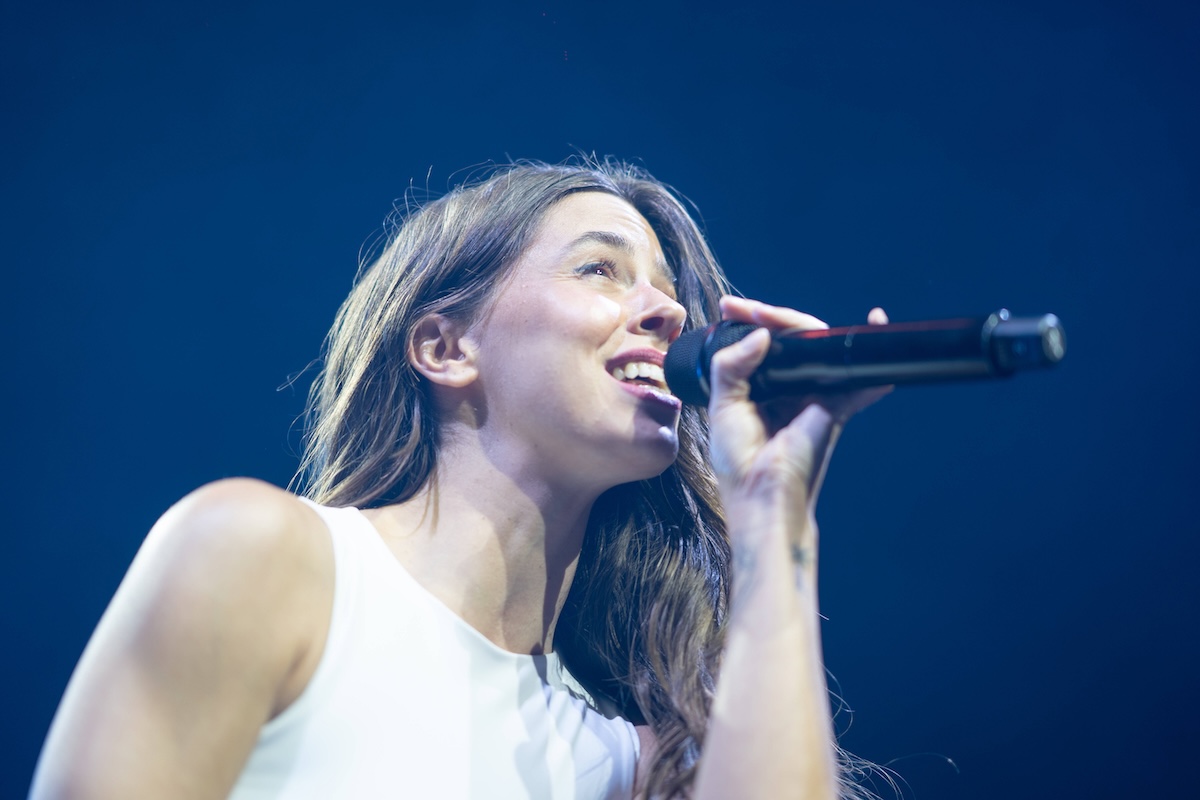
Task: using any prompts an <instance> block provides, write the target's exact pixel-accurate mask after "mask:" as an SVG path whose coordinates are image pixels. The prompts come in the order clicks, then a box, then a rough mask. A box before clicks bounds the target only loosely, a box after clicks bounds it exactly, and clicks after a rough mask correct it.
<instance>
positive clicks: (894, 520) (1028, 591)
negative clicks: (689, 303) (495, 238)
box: [0, 0, 1200, 800]
mask: <svg viewBox="0 0 1200 800" xmlns="http://www.w3.org/2000/svg"><path fill="white" fill-rule="evenodd" d="M409 5H410V6H412V7H411V8H406V7H405V6H409ZM431 5H432V4H427V3H420V4H417V3H411V4H406V3H388V4H384V3H379V4H376V5H372V4H353V3H351V4H337V5H334V4H330V6H329V7H327V8H319V7H317V6H315V5H313V4H305V3H283V2H277V1H272V2H254V1H253V0H248V2H242V3H216V2H207V3H168V4H162V3H149V2H147V3H141V4H136V3H126V4H113V3H83V2H80V3H67V2H61V0H54V1H53V2H43V3H40V4H33V3H22V4H18V3H15V2H5V3H4V6H3V9H4V11H3V18H4V21H3V24H2V25H0V64H2V65H3V72H2V76H3V98H2V99H3V109H4V111H3V114H4V116H3V120H4V123H3V131H2V133H0V137H2V139H0V141H2V142H3V145H4V153H5V158H4V168H3V174H2V181H3V183H2V186H0V190H2V191H0V202H2V203H3V209H2V213H0V224H2V225H3V230H2V234H3V240H2V243H0V253H2V254H3V256H2V257H3V264H4V282H3V286H4V290H3V306H4V309H5V313H4V314H3V324H4V330H3V336H4V338H3V342H4V345H5V347H4V350H5V359H4V364H5V370H4V372H5V377H4V381H3V385H4V391H3V398H4V401H3V402H4V406H3V409H4V412H3V418H4V420H5V423H6V425H5V430H6V433H5V438H6V444H7V447H6V454H7V465H6V469H5V479H4V481H3V486H4V490H5V492H4V497H5V511H4V515H3V518H4V530H5V533H6V536H5V540H6V553H5V557H4V558H3V567H2V568H0V569H2V570H3V572H2V573H0V579H2V581H3V583H2V586H3V588H4V597H5V602H4V613H3V620H2V621H3V630H2V631H0V633H2V635H3V641H4V651H5V655H4V657H3V664H4V670H5V676H4V678H5V679H4V682H3V685H4V709H5V715H4V716H5V719H4V723H3V736H4V740H3V742H2V743H0V745H2V748H3V749H2V750H0V752H2V753H3V756H2V758H3V764H4V767H3V773H4V774H3V776H2V780H3V784H2V785H0V796H4V797H12V796H19V795H21V794H22V793H23V792H24V791H25V789H26V786H27V782H28V779H29V776H30V774H31V772H32V769H33V764H34V760H35V758H36V754H37V751H38V748H39V747H40V744H41V740H42V737H43V736H44V734H45V731H46V728H47V726H48V725H49V722H50V718H51V715H52V713H53V711H54V708H55V705H56V703H57V701H58V698H59V696H60V694H61V692H62V689H63V687H64V686H65V684H66V681H67V678H68V676H69V674H70V671H71V669H72V667H73V665H74V663H75V660H76V658H77V657H78V655H79V653H80V651H81V650H82V648H83V645H84V643H85V641H86V639H87V636H88V634H89V632H90V630H91V628H92V627H93V625H94V624H95V623H96V621H97V619H98V618H99V616H100V614H101V612H102V610H103V608H104V606H105V604H106V603H107V601H108V599H109V597H110V596H111V594H112V592H113V591H114V590H115V588H116V586H117V583H118V582H119V580H120V578H121V576H122V574H123V572H124V570H125V568H126V566H127V565H128V563H129V561H130V559H131V558H132V556H133V554H134V552H135V550H136V548H137V546H138V544H139V542H140V540H141V538H142V537H143V536H144V534H145V532H146V530H147V529H148V528H149V527H150V525H151V524H152V523H153V521H154V520H155V518H156V517H157V516H158V515H159V514H160V513H161V512H162V511H163V510H164V509H165V508H166V507H167V506H168V505H169V504H170V503H172V502H173V501H174V500H176V499H177V498H179V497H180V496H181V495H183V494H184V493H186V492H187V491H189V490H190V489H192V488H194V487H196V486H197V485H199V484H202V483H204V482H206V481H210V480H213V479H215V478H219V477H222V476H228V475H254V476H259V477H262V478H265V479H267V480H270V481H273V482H275V483H277V484H285V483H286V482H287V481H288V479H289V478H290V476H291V474H292V471H293V469H294V466H295V458H294V450H295V440H296V435H295V433H294V431H293V433H291V434H289V427H291V425H292V422H293V419H294V417H295V416H296V415H297V414H298V413H299V412H300V410H301V408H302V402H303V394H304V388H305V387H306V386H307V380H308V377H309V375H305V376H304V377H303V378H302V379H301V380H300V381H299V382H298V383H297V384H296V385H295V386H294V387H292V388H285V389H283V390H282V391H277V388H278V387H280V386H281V385H282V384H284V383H285V382H286V381H287V379H288V378H289V376H292V375H294V374H295V373H298V372H300V371H302V370H304V368H305V367H306V365H308V364H309V362H310V361H311V360H312V359H313V358H315V357H316V356H317V353H318V349H319V346H320V342H321V338H322V336H323V334H324V331H325V329H326V327H327V325H328V324H329V322H330V321H331V319H332V316H333V313H334V310H335V308H336V307H337V305H338V303H339V302H340V300H341V299H342V297H343V296H344V295H345V294H346V292H347V290H348V289H349V287H350V283H351V279H352V277H353V275H354V272H355V268H356V263H357V259H358V256H359V251H360V248H361V247H362V246H363V245H364V243H366V242H369V241H370V240H372V239H373V238H374V236H375V232H376V231H377V230H378V229H379V226H380V223H381V221H382V219H383V217H384V216H385V215H386V214H387V212H388V211H389V210H390V209H391V207H392V205H393V203H394V202H397V201H400V202H402V197H403V195H404V193H405V191H406V189H407V188H408V187H410V186H411V187H415V189H416V190H417V192H418V194H422V193H424V192H426V190H427V189H428V190H429V191H430V192H432V193H434V194H437V193H440V192H442V191H444V190H445V188H446V187H447V185H448V184H449V183H451V182H454V181H455V180H457V179H459V178H461V177H462V175H463V173H462V172H461V170H462V169H463V168H466V167H470V166H472V165H478V164H481V163H485V162H490V161H505V160H507V159H508V158H509V157H513V158H521V157H524V158H539V159H546V160H552V161H556V160H560V159H561V158H563V157H565V156H567V155H569V154H570V153H572V152H574V151H575V150H577V149H578V150H583V151H588V152H591V151H595V152H597V153H600V154H606V153H611V154H615V155H618V156H621V157H623V158H627V159H636V160H640V161H641V162H642V163H644V165H645V166H646V167H648V168H649V169H650V170H651V171H652V172H653V173H655V174H656V175H657V176H659V177H660V178H662V179H664V180H667V181H668V182H671V183H673V184H675V185H676V186H678V187H679V188H680V190H681V191H682V192H684V193H685V194H686V195H687V196H689V197H690V198H691V199H692V200H694V201H695V202H696V204H697V205H698V206H699V208H700V209H701V211H702V214H703V218H704V221H705V224H706V226H707V230H708V232H709V234H710V237H711V240H712V242H713V244H714V247H715V249H716V251H717V253H718V255H719V256H720V257H721V259H722V261H723V262H724V263H725V264H726V266H727V268H728V270H729V271H730V273H731V275H732V276H733V277H734V279H735V281H736V282H737V284H738V285H739V287H740V288H741V289H742V290H743V291H744V292H745V293H746V294H749V295H751V296H758V297H762V298H764V299H767V300H770V301H774V302H778V303H787V304H794V305H796V306H798V307H800V308H803V309H805V310H809V311H812V312H814V313H816V314H818V315H820V316H823V317H824V318H826V319H828V320H830V321H831V322H833V323H849V322H852V321H857V320H859V319H860V318H862V316H863V315H864V314H865V313H866V310H867V309H868V308H869V307H870V306H872V305H882V306H884V307H886V308H887V309H888V311H889V312H890V313H891V315H892V317H893V319H898V320H899V319H921V318H928V317H939V316H957V315H961V314H975V313H987V312H989V311H992V310H994V309H996V308H998V307H1000V306H1002V305H1004V306H1008V307H1009V308H1011V309H1013V310H1014V311H1015V312H1017V313H1023V314H1030V313H1042V312H1046V311H1053V312H1055V313H1057V314H1059V315H1060V316H1061V317H1062V319H1063V320H1064V321H1065V323H1066V326H1067V330H1068V334H1069V339H1070V352H1069V355H1068V358H1067V359H1066V361H1065V362H1064V363H1063V364H1062V365H1061V367H1060V368H1059V369H1057V370H1056V371H1054V372H1049V373H1044V374H1035V375H1029V376H1022V377H1020V378H1018V379H1016V380H1013V381H1011V382H1006V383H998V384H986V385H982V384H981V385H970V386H955V387H944V388H922V389H908V390H904V391H898V392H896V393H895V395H893V396H892V397H891V398H889V399H888V400H887V401H886V402H885V403H883V404H881V405H880V406H878V407H876V408H873V409H871V410H870V411H868V412H867V413H866V414H864V415H863V417H862V418H861V419H859V420H856V421H855V423H854V425H853V426H852V428H851V429H850V430H849V431H848V433H847V435H846V437H845V440H844V442H843V445H842V447H841V449H840V451H839V453H838V455H837V457H836V459H835V462H834V469H833V471H832V473H831V476H830V479H829V481H828V483H827V486H826V492H825V496H824V497H823V500H822V510H821V524H822V532H823V534H824V541H823V550H822V603H823V610H824V612H825V614H826V615H827V616H828V617H829V621H828V622H827V623H826V625H825V637H826V639H825V641H826V656H827V661H828V665H829V668H830V670H831V671H832V673H833V674H834V675H835V676H836V677H837V678H838V680H839V681H840V689H841V693H842V694H843V696H844V697H845V698H846V701H847V702H848V704H849V705H850V706H851V707H853V708H854V725H853V727H852V728H851V729H850V730H849V732H848V733H847V734H846V735H845V737H844V743H845V744H846V746H847V747H848V748H849V749H851V750H852V751H854V752H856V753H857V754H859V755H861V756H863V757H866V758H869V759H872V760H874V761H877V762H881V763H892V766H893V767H894V768H895V769H896V770H898V771H899V772H900V773H901V775H903V776H904V777H905V778H906V779H907V780H908V783H909V784H910V786H911V791H910V792H909V795H910V796H912V797H916V798H920V799H921V800H935V799H936V798H974V799H976V800H980V799H986V798H1015V797H1020V798H1056V799H1057V798H1063V797H1087V798H1132V797H1152V796H1167V795H1171V794H1174V793H1187V794H1189V795H1190V794H1193V793H1194V792H1195V790H1194V789H1193V790H1188V788H1187V787H1189V786H1191V785H1192V784H1193V783H1195V779H1194V777H1193V776H1194V764H1195V755H1194V754H1195V753H1196V751H1197V750H1198V749H1200V735H1198V728H1200V722H1198V720H1197V715H1198V714H1200V698H1198V694H1200V691H1198V689H1197V680H1196V661H1197V639H1198V637H1197V625H1196V622H1195V616H1196V611H1197V608H1198V607H1200V605H1198V603H1197V600H1198V598H1197V581H1196V578H1195V576H1194V573H1195V564H1196V561H1197V556H1200V548H1198V547H1197V544H1196V539H1197V537H1196V534H1197V532H1198V531H1197V527H1198V526H1197V524H1196V522H1195V514H1194V511H1193V500H1192V498H1193V495H1192V492H1193V486H1192V484H1193V482H1194V480H1195V478H1196V473H1197V470H1196V469H1195V466H1194V453H1195V452H1196V448H1197V445H1198V444H1200V442H1198V438H1200V437H1198V436H1197V432H1198V430H1200V426H1198V425H1197V423H1196V419H1195V413H1196V412H1195V405H1196V402H1195V389H1196V378H1197V356H1196V347H1197V344H1200V342H1198V341H1197V340H1198V337H1197V334H1196V332H1195V331H1196V328H1195V325H1194V323H1193V322H1192V320H1191V317H1192V310H1193V306H1194V303H1195V297H1196V293H1197V284H1198V280H1197V274H1196V273H1197V266H1198V263H1200V258H1198V257H1200V165H1198V158H1200V148H1198V147H1197V142H1200V114H1198V113H1197V101H1196V96H1197V77H1198V75H1200V71H1198V69H1197V68H1198V66H1200V65H1198V60H1200V59H1198V56H1197V53H1198V52H1200V14H1198V12H1197V8H1198V6H1197V4H1195V3H1168V2H1150V3H1140V4H1139V3H1133V2H1128V3H1104V2H1088V3H1071V2H1066V0H1049V2H1001V0H984V1H983V2H954V1H952V0H910V2H904V3H885V2H834V1H833V0H827V1H823V2H813V3H797V4H795V5H796V6H797V7H790V8H787V10H784V8H785V4H782V3H780V4H778V8H775V7H772V6H771V5H770V4H765V3H761V2H728V3H720V4H708V5H705V4H703V3H697V2H686V3H685V2H653V1H652V0H645V2H639V3H628V2H587V3H583V2H579V3H564V2H562V1H561V0H546V2H514V3H446V4H444V5H442V6H440V7H438V8H433V7H430V6H431ZM789 5H790V4H789ZM310 374H311V373H310ZM848 724H849V715H848V714H842V715H841V716H840V717H839V725H840V726H841V727H843V728H844V727H845V726H846V725H848Z"/></svg>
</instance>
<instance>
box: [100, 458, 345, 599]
mask: <svg viewBox="0 0 1200 800" xmlns="http://www.w3.org/2000/svg"><path fill="white" fill-rule="evenodd" d="M332 561H333V559H332V548H331V545H330V543H329V537H328V533H327V532H326V530H325V525H324V523H323V521H322V520H321V518H320V517H319V516H318V515H317V513H316V512H315V511H314V510H313V509H312V508H311V507H310V506H308V505H307V504H306V503H304V502H303V501H302V500H300V499H299V498H298V497H296V496H295V495H292V494H290V493H288V492H285V491H283V490H282V489H279V488H277V487H275V486H272V485H270V484H268V483H265V482H263V481H258V480H253V479H250V478H231V479H225V480H221V481H217V482H215V483H210V484H208V485H206V486H203V487H201V488H199V489H197V490H196V491H194V492H192V493H190V494H189V495H187V496H186V497H184V498H183V499H182V500H180V501H179V502H178V503H176V504H175V505H174V506H172V507H171V508H170V509H169V510H168V511H167V512H166V513H165V514H163V516H162V517H161V518H160V519H159V521H158V522H157V523H156V524H155V525H154V528H153V529H152V530H151V531H150V535H149V536H147V537H146V541H145V543H144V544H143V546H142V548H141V551H140V552H139V553H138V556H137V558H136V560H135V561H134V564H133V566H132V567H131V569H130V571H129V575H128V576H127V577H126V585H125V586H122V590H123V591H124V590H126V589H129V590H131V591H134V590H138V589H141V590H145V591H146V593H147V595H148V596H147V599H150V597H153V598H154V600H155V602H162V601H164V600H170V599H172V598H177V599H179V600H181V601H183V602H186V603H188V604H193V605H194V606H195V607H204V606H218V607H229V608H241V609H242V610H243V611H244V612H252V611H255V610H257V611H259V612H261V613H264V614H267V615H269V616H273V614H271V612H272V610H273V609H272V608H271V607H272V606H275V607H276V609H279V608H286V607H287V606H288V605H290V604H291V603H293V602H295V601H296V600H297V599H298V598H297V597H296V596H295V595H297V594H304V593H306V592H308V591H310V590H313V589H317V590H319V587H320V586H322V585H324V584H326V583H327V582H329V581H331V580H332V574H333V573H332V570H333V563H332ZM216 593H220V596H219V597H218V596H214V595H215V594H216ZM131 599H132V598H131Z"/></svg>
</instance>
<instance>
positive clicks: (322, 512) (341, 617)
mask: <svg viewBox="0 0 1200 800" xmlns="http://www.w3.org/2000/svg"><path fill="white" fill-rule="evenodd" d="M298 499H300V500H302V501H303V502H304V503H305V504H307V505H308V506H309V508H311V509H312V510H313V511H314V512H316V514H317V516H318V517H320V519H321V522H322V523H323V524H324V527H325V531H326V534H327V535H328V536H329V540H330V543H331V547H332V552H333V603H332V608H331V609H330V613H329V629H328V630H327V631H326V633H325V641H324V642H323V643H322V645H321V657H320V659H319V660H318V661H317V666H316V668H315V669H314V670H313V674H312V675H311V676H310V677H309V679H308V683H307V684H306V685H305V687H304V689H303V690H302V691H301V692H300V694H299V695H298V696H297V697H296V699H295V700H293V701H292V703H291V705H289V706H288V707H287V708H285V709H284V710H283V711H281V712H280V713H279V714H278V715H277V716H275V717H273V718H272V719H269V720H267V722H266V724H265V725H263V727H262V730H261V732H260V734H259V737H260V738H266V737H269V736H271V735H273V734H277V733H278V732H279V731H280V730H283V729H286V728H287V727H288V726H289V725H290V724H292V723H293V722H294V721H295V720H297V719H298V718H302V717H303V716H304V715H305V714H306V713H307V710H308V708H309V707H310V706H312V705H314V704H315V703H318V702H320V699H321V696H322V695H324V694H325V693H326V691H327V689H326V687H327V686H328V685H329V684H330V682H331V680H332V679H333V678H332V673H335V672H336V671H337V667H338V664H339V661H340V655H341V651H342V649H343V646H342V645H343V642H344V641H345V639H346V637H347V635H348V629H349V619H350V616H351V614H352V612H353V605H354V593H353V591H352V587H353V583H354V581H353V580H352V579H351V577H352V576H350V575H349V574H348V573H349V570H350V561H351V559H350V558H349V553H348V548H349V547H350V546H351V543H350V542H348V541H347V537H345V536H342V535H339V533H338V531H337V529H336V527H335V525H334V524H333V518H334V515H335V514H339V513H344V510H343V509H339V508H330V507H329V506H322V505H320V504H318V503H315V502H313V501H312V500H309V499H308V498H307V497H299V498H298Z"/></svg>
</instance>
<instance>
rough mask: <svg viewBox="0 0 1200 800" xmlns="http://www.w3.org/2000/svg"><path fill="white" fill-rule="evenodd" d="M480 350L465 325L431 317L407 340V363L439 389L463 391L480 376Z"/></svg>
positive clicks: (436, 316)
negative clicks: (478, 354)
mask: <svg viewBox="0 0 1200 800" xmlns="http://www.w3.org/2000/svg"><path fill="white" fill-rule="evenodd" d="M476 352H477V348H476V345H475V342H474V341H472V340H471V339H470V338H468V337H467V336H466V330H465V328H464V326H462V325H460V324H459V323H457V322H455V321H453V320H451V319H450V318H449V317H446V316H443V315H441V314H428V315H426V316H425V317H422V318H421V321H420V322H418V323H417V325H416V327H415V328H413V332H412V335H411V336H410V337H409V339H408V361H409V363H410V364H412V365H413V367H414V368H415V369H416V370H417V372H420V373H421V374H422V375H424V376H425V377H426V378H428V379H429V380H430V381H432V382H433V383H435V384H437V385H439V386H447V387H453V388H461V387H463V386H467V385H469V384H471V383H472V382H473V381H474V380H475V378H476V377H478V375H479V370H478V368H477V367H476V366H475V355H476Z"/></svg>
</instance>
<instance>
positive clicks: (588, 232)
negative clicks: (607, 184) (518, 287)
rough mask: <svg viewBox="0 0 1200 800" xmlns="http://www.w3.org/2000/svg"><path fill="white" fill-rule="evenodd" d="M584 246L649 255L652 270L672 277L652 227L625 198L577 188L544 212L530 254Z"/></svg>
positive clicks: (563, 253) (553, 254) (565, 252)
mask: <svg viewBox="0 0 1200 800" xmlns="http://www.w3.org/2000/svg"><path fill="white" fill-rule="evenodd" d="M588 247H594V248H599V247H609V248H614V249H616V250H620V251H623V252H625V253H626V254H627V255H629V256H631V257H635V258H649V259H650V260H651V261H652V263H653V266H654V268H655V269H656V270H658V271H660V272H662V273H663V274H665V275H666V276H668V277H672V270H671V268H670V266H669V265H668V264H667V262H666V258H665V257H664V256H663V249H662V245H661V244H660V243H659V241H658V235H657V234H656V233H655V232H654V228H652V227H651V226H650V223H649V222H648V221H647V220H646V218H645V217H643V216H642V214H641V213H640V212H639V211H638V210H637V209H636V208H634V207H633V206H632V205H631V204H630V203H629V202H628V201H626V200H623V199H622V198H620V197H617V196H615V195H611V194H605V193H603V192H578V193H576V194H571V195H567V196H566V197H564V198H563V199H562V200H559V201H558V202H557V203H555V204H554V205H553V206H551V207H550V209H549V210H548V211H547V212H546V215H545V217H544V218H543V219H542V223H541V225H539V226H538V232H537V234H536V235H535V237H534V240H533V243H532V245H531V247H530V248H529V249H530V254H531V255H532V254H534V253H537V254H539V255H544V256H546V257H550V258H565V257H568V256H570V255H571V254H572V253H573V252H574V251H577V250H582V249H586V248H588Z"/></svg>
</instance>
